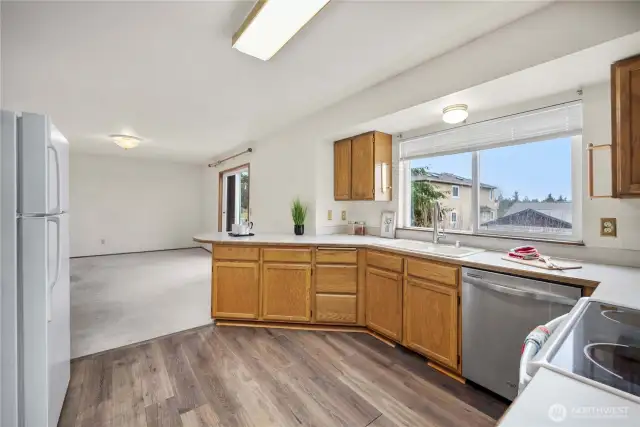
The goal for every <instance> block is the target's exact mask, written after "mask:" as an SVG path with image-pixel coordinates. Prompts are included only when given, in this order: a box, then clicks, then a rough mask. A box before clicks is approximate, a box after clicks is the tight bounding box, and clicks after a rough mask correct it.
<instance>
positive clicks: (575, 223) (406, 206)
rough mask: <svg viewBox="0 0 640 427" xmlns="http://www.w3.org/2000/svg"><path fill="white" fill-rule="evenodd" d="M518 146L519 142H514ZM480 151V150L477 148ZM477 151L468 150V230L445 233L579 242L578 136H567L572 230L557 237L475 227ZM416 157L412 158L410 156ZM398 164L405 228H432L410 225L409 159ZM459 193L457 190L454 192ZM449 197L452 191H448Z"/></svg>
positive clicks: (477, 213)
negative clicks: (469, 159) (469, 214)
mask: <svg viewBox="0 0 640 427" xmlns="http://www.w3.org/2000/svg"><path fill="white" fill-rule="evenodd" d="M550 139H554V138H550V137H544V138H540V139H538V140H533V141H531V140H529V141H527V142H524V143H522V145H525V144H535V143H536V142H543V141H548V140H550ZM517 145H520V144H517ZM480 151H482V150H480ZM480 151H471V153H472V161H471V162H472V176H471V179H472V187H471V231H462V230H447V232H450V233H453V234H456V233H459V234H466V235H475V236H490V237H507V238H514V237H515V238H524V239H528V240H540V241H560V242H571V243H577V242H582V182H583V176H582V161H583V159H582V157H583V151H584V150H583V147H582V135H576V136H572V137H571V193H572V194H571V201H572V229H571V232H572V233H571V235H559V236H558V237H554V235H553V234H551V233H518V232H509V231H500V232H497V231H489V230H479V224H480V219H481V218H480V203H479V200H480ZM448 154H450V153H437V154H433V155H429V156H424V157H421V158H422V159H426V158H431V157H440V156H446V155H448ZM413 160H416V159H413ZM401 164H403V169H404V175H405V179H404V186H405V187H406V188H405V193H404V194H405V197H403V198H402V200H401V201H400V203H401V204H402V205H403V207H402V209H403V210H404V216H405V218H404V223H405V224H406V226H405V228H407V229H411V230H421V231H429V232H430V231H433V228H431V227H424V228H423V227H413V226H411V225H410V224H411V160H402V161H401ZM458 194H460V193H458ZM452 198H454V197H453V190H452Z"/></svg>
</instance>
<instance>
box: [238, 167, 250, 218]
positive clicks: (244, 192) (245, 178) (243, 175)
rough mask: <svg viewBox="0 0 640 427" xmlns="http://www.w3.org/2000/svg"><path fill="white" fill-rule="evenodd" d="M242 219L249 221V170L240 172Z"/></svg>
mask: <svg viewBox="0 0 640 427" xmlns="http://www.w3.org/2000/svg"><path fill="white" fill-rule="evenodd" d="M240 221H241V222H242V221H249V171H248V170H246V171H242V172H240Z"/></svg>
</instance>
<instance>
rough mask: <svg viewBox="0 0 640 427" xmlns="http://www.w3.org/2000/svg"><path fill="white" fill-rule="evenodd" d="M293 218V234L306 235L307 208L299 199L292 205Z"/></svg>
mask: <svg viewBox="0 0 640 427" xmlns="http://www.w3.org/2000/svg"><path fill="white" fill-rule="evenodd" d="M291 218H293V232H294V233H295V234H296V236H302V235H303V234H304V220H305V219H306V218H307V207H306V206H304V205H303V204H302V202H300V198H299V197H296V199H295V200H294V201H293V203H292V204H291Z"/></svg>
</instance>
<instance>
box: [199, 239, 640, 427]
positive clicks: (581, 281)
mask: <svg viewBox="0 0 640 427" xmlns="http://www.w3.org/2000/svg"><path fill="white" fill-rule="evenodd" d="M194 240H196V241H198V242H204V243H241V244H242V243H244V244H285V245H314V246H322V245H332V246H358V247H362V246H364V247H368V248H374V249H375V248H380V249H392V250H394V251H398V252H402V253H405V254H407V255H419V256H422V257H426V258H432V259H439V260H446V261H447V262H449V263H452V264H459V265H462V266H466V267H474V268H481V269H486V270H492V271H499V272H503V273H511V274H517V275H521V276H531V275H534V276H535V277H536V278H544V279H547V280H553V281H558V282H562V283H569V284H574V285H583V286H595V285H597V286H598V287H597V289H596V290H595V292H594V293H593V295H592V297H591V298H592V299H596V300H599V301H603V302H607V303H611V304H616V305H621V306H626V307H630V308H636V309H639V310H640V269H639V268H631V267H618V266H612V265H604V264H595V263H587V262H578V264H580V265H581V266H582V268H581V269H577V270H565V271H558V270H546V269H541V268H535V267H530V266H526V265H522V264H517V263H514V262H511V261H507V260H503V259H502V257H503V256H504V253H502V252H495V251H484V252H481V253H476V254H472V255H469V256H466V257H463V258H452V257H446V256H438V255H435V254H433V253H430V252H427V251H420V250H419V249H417V248H416V241H404V242H410V243H411V245H410V247H411V249H407V248H406V247H405V248H403V247H402V246H403V240H400V239H395V240H394V239H383V238H380V237H375V236H349V235H322V236H295V235H290V234H258V235H256V236H253V237H240V238H238V237H230V236H229V235H228V234H227V233H205V234H200V235H197V236H195V237H194ZM406 246H409V245H406ZM532 273H533V274H532ZM523 339H524V337H523ZM552 405H560V406H555V407H554V409H555V410H556V411H555V412H554V414H555V416H557V417H562V414H563V410H564V411H565V415H564V418H563V419H562V420H560V421H554V420H553V419H552V418H551V417H550V416H549V411H550V408H551V407H552ZM594 408H595V409H594ZM611 408H614V409H611ZM620 408H622V409H620ZM589 411H591V412H589ZM593 411H600V412H599V413H598V414H595V415H594V412H593ZM603 411H604V412H603ZM607 411H608V412H607ZM612 412H614V413H616V414H617V416H618V418H608V416H611V415H610V414H611V413H612ZM639 419H640V405H638V404H637V403H635V402H632V401H630V400H626V399H623V398H621V397H619V396H617V395H615V394H612V393H608V392H606V391H603V390H601V389H599V388H596V387H592V386H590V385H587V384H584V383H582V382H580V381H577V380H575V379H572V378H569V377H566V376H564V375H561V374H558V373H556V372H553V371H550V370H548V369H545V368H540V370H539V371H538V373H537V374H536V375H535V376H534V378H533V379H532V380H531V383H529V385H528V386H527V388H526V389H525V391H524V392H523V394H522V395H520V396H518V398H517V399H516V401H515V402H514V404H512V405H511V406H510V407H509V410H508V412H507V413H506V414H505V416H504V417H503V418H502V419H501V421H500V422H499V424H498V425H499V426H500V427H527V426H531V427H533V426H535V427H552V426H571V427H573V426H598V427H610V426H613V425H615V426H616V427H626V426H631V425H634V426H636V425H638V420H639ZM632 420H633V421H632Z"/></svg>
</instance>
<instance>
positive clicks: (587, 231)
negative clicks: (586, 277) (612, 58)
mask: <svg viewBox="0 0 640 427" xmlns="http://www.w3.org/2000/svg"><path fill="white" fill-rule="evenodd" d="M586 89H587V90H585V93H584V110H583V114H584V130H583V133H582V136H583V137H582V140H583V144H584V148H585V151H584V156H585V157H584V161H583V164H584V168H583V183H584V186H583V210H582V221H583V224H584V228H583V240H584V242H585V244H586V245H587V246H595V247H602V248H618V249H633V250H640V199H607V198H605V199H590V198H589V197H588V188H587V171H588V169H587V157H586V155H587V154H586V147H587V144H589V143H593V145H605V144H611V88H610V85H609V83H608V82H607V83H606V84H601V85H597V86H592V87H588V88H586ZM597 166H599V165H597V164H596V165H595V167H594V174H596V175H599V174H601V175H610V174H611V167H610V165H609V164H606V165H601V167H599V168H598V167H597ZM611 217H614V218H617V223H618V233H617V234H618V237H616V238H611V237H601V236H600V218H611ZM638 258H640V255H638Z"/></svg>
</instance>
